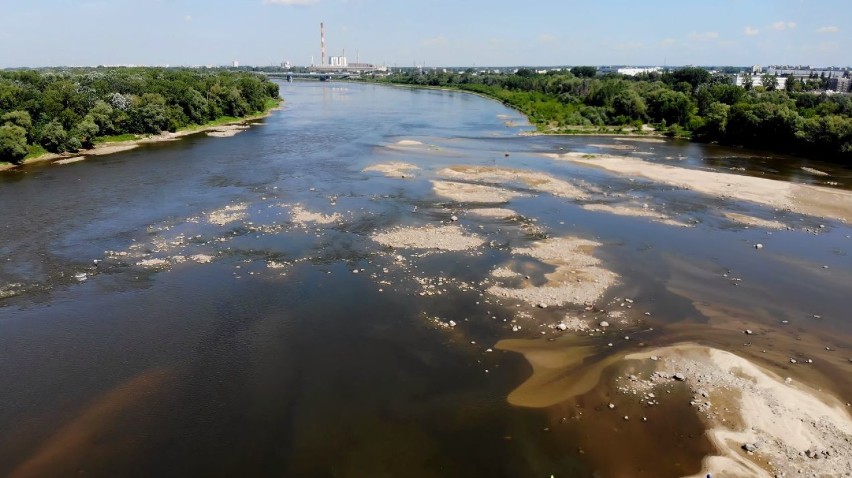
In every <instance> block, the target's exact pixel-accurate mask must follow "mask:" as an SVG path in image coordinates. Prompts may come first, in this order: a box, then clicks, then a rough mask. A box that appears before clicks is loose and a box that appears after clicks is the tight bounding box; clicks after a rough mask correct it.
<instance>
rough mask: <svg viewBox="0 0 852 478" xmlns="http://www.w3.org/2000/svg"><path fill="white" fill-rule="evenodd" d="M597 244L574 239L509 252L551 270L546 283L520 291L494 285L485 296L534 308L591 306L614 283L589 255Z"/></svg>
mask: <svg viewBox="0 0 852 478" xmlns="http://www.w3.org/2000/svg"><path fill="white" fill-rule="evenodd" d="M598 246H600V244H599V243H597V242H594V241H588V240H585V239H580V238H576V237H559V238H553V239H546V240H544V241H539V242H536V243H533V244H532V245H531V246H530V247H525V248H517V249H514V250H512V253H513V254H516V255H525V256H529V257H532V258H534V259H537V260H539V261H541V262H542V263H544V264H547V265H550V266H553V267H555V270H554V271H553V272H551V273H549V274H546V275H545V278H546V279H547V282H546V283H545V284H543V285H540V286H534V285H531V284H524V286H523V287H520V288H511V287H505V286H503V285H495V286H492V287H490V288H489V289H488V293H490V294H492V295H496V296H498V297H505V298H511V299H516V300H520V301H523V302H526V303H528V304H531V305H534V306H536V305H537V306H540V307H541V306H561V305H564V304H576V305H583V304H592V303H594V302H596V301H597V300H599V299H600V298H601V297H602V296H603V294H604V292H606V290H607V289H608V288H609V287H610V286H612V285H613V284H615V283H616V281H617V279H618V276H617V275H616V274H615V273H613V272H611V271H608V270H606V269H604V268H602V267H601V265H600V264H601V262H600V260H599V259H598V258H597V257H595V256H593V255H592V252H593V250H594V248H595V247H598Z"/></svg>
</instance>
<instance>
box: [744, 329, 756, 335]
mask: <svg viewBox="0 0 852 478" xmlns="http://www.w3.org/2000/svg"><path fill="white" fill-rule="evenodd" d="M753 333H754V332H752V331H751V330H749V329H745V334H746V335H751V334H753Z"/></svg>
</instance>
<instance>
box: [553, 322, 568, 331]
mask: <svg viewBox="0 0 852 478" xmlns="http://www.w3.org/2000/svg"><path fill="white" fill-rule="evenodd" d="M556 328H557V329H559V330H561V331H563V332H564V331H566V330H568V326H567V325H565V324H564V323H561V322H560V323H558V324H556Z"/></svg>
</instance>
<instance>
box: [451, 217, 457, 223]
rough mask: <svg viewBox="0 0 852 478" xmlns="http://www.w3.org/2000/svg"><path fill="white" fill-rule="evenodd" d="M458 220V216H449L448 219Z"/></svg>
mask: <svg viewBox="0 0 852 478" xmlns="http://www.w3.org/2000/svg"><path fill="white" fill-rule="evenodd" d="M458 220H459V217H458V216H450V221H453V222H456V221H458Z"/></svg>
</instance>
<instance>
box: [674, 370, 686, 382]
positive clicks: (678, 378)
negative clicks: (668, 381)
mask: <svg viewBox="0 0 852 478" xmlns="http://www.w3.org/2000/svg"><path fill="white" fill-rule="evenodd" d="M672 378H673V379H675V380H677V381H679V382H683V381H684V380H686V377H685V376H684V375H683V374H682V373H680V372H678V373H676V374H674V375H672Z"/></svg>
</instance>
